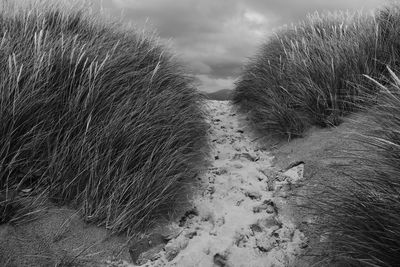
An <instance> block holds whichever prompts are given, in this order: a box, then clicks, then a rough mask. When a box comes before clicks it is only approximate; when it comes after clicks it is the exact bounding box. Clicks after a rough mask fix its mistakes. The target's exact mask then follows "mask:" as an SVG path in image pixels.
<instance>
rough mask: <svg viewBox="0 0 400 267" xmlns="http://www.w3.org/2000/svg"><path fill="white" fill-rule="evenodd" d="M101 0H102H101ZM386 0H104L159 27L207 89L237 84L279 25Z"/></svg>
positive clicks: (116, 11)
mask: <svg viewBox="0 0 400 267" xmlns="http://www.w3.org/2000/svg"><path fill="white" fill-rule="evenodd" d="M97 1H100V0H97ZM380 4H382V0H336V1H332V0H246V1H245V0H243V1H240V0H103V6H104V7H105V8H106V9H108V10H110V11H111V12H112V13H113V14H114V15H116V14H119V13H120V12H121V11H122V13H123V17H124V19H125V20H128V21H132V22H133V24H135V25H137V26H138V27H142V26H143V25H145V24H146V25H147V26H146V27H147V28H149V27H150V28H152V27H154V28H155V29H156V30H157V32H158V33H159V35H160V36H161V37H162V38H164V39H171V41H172V43H173V47H174V49H175V50H176V51H177V52H178V54H180V56H181V58H182V59H184V61H185V62H186V63H187V64H188V66H190V68H191V69H192V71H193V72H194V73H195V74H196V75H197V77H198V78H199V79H200V80H201V81H202V83H203V84H202V86H201V89H202V90H208V91H212V90H217V89H223V88H224V87H232V84H233V81H234V79H235V78H236V76H237V74H238V73H239V72H240V69H241V66H242V65H243V63H245V62H246V58H247V57H249V56H251V55H252V54H254V52H255V51H256V48H257V46H258V45H259V44H260V43H261V42H262V41H263V40H265V38H266V36H268V34H270V33H271V32H272V31H273V29H274V28H276V27H278V26H281V25H283V24H289V23H292V22H296V21H298V20H301V19H303V18H304V17H305V15H306V14H307V13H310V12H313V11H315V10H317V11H324V10H329V11H332V10H335V9H360V8H364V9H371V8H374V7H377V6H378V5H380Z"/></svg>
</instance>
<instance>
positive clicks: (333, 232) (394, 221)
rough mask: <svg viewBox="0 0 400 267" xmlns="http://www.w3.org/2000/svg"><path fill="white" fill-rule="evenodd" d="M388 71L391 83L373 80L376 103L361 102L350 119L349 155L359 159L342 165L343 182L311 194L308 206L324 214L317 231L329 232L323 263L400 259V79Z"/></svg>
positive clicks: (389, 263) (377, 263)
mask: <svg viewBox="0 0 400 267" xmlns="http://www.w3.org/2000/svg"><path fill="white" fill-rule="evenodd" d="M392 75H393V83H391V84H390V85H387V86H383V85H381V84H376V85H375V87H376V90H379V91H380V94H379V100H378V103H377V105H375V106H373V107H369V108H368V109H367V108H362V109H364V114H363V116H362V117H360V119H359V120H357V121H355V122H354V124H355V125H354V126H355V127H356V128H358V129H360V131H359V132H358V133H357V134H354V135H353V136H352V138H353V139H354V141H355V142H356V144H358V147H359V148H358V149H357V150H356V149H352V150H350V154H349V158H351V159H353V160H354V159H355V160H356V162H357V164H356V165H354V164H346V165H345V166H344V167H345V168H344V173H345V174H346V178H345V179H342V181H344V183H343V184H338V185H335V186H332V184H334V183H330V186H326V187H325V189H324V191H323V193H322V194H321V195H319V194H316V195H314V194H312V197H313V200H312V201H311V207H312V208H313V209H316V211H317V214H318V215H320V216H322V217H323V218H324V219H323V221H321V222H320V224H319V227H320V229H319V232H321V233H322V234H324V235H326V236H327V237H329V239H327V240H326V241H325V242H324V243H325V244H326V245H327V247H328V248H330V249H329V250H328V253H327V254H326V255H325V257H324V258H325V262H327V263H329V262H331V260H333V261H338V262H339V263H341V264H342V265H340V266H343V265H344V263H346V266H398V265H399V263H400V254H399V251H400V180H399V174H400V117H399V114H400V79H398V78H397V76H395V75H394V74H392ZM322 185H325V182H323V183H322ZM313 205H315V206H313ZM328 266H329V265H328Z"/></svg>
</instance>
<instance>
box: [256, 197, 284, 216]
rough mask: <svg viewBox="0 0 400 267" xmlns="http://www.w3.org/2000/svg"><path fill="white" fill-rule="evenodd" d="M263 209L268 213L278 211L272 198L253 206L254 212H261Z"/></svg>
mask: <svg viewBox="0 0 400 267" xmlns="http://www.w3.org/2000/svg"><path fill="white" fill-rule="evenodd" d="M261 211H265V212H266V213H268V214H272V213H277V212H278V210H277V208H276V205H275V203H274V202H272V201H271V200H265V201H264V202H263V203H262V204H260V205H258V206H255V207H253V212H254V213H260V212H261Z"/></svg>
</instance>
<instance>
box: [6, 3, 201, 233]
mask: <svg viewBox="0 0 400 267" xmlns="http://www.w3.org/2000/svg"><path fill="white" fill-rule="evenodd" d="M0 65H1V66H2V68H1V69H0V125H1V127H0V144H1V145H0V196H1V199H0V201H1V203H2V204H1V207H3V208H2V210H3V212H2V214H0V218H2V220H3V221H11V222H12V221H13V220H14V221H15V220H16V218H15V216H14V217H13V216H12V215H13V214H10V212H11V213H12V210H13V209H10V208H7V206H8V207H16V206H18V205H17V203H16V202H18V201H20V200H21V197H20V196H21V194H20V193H21V192H30V193H29V197H30V198H32V197H33V198H34V199H35V195H37V194H39V193H40V194H42V195H43V194H44V193H43V192H45V194H46V195H47V196H48V197H49V198H50V199H51V200H52V201H53V202H55V203H57V204H60V205H71V206H73V207H75V208H77V209H79V210H80V211H81V213H82V215H83V217H84V218H85V220H86V221H88V222H92V223H96V224H98V225H101V226H105V227H107V228H108V229H110V230H112V231H113V232H125V231H128V232H129V231H132V230H137V229H139V228H143V227H146V226H148V224H149V223H150V222H151V221H152V220H153V219H157V218H160V216H162V215H166V214H168V213H170V212H172V211H173V209H174V207H176V204H178V203H179V201H181V199H182V197H184V196H183V194H184V192H185V190H184V188H185V187H186V185H187V184H190V183H193V182H194V181H195V177H196V176H197V175H199V172H200V171H201V170H200V166H202V163H204V158H205V155H206V152H207V141H206V129H207V127H206V124H205V120H204V114H203V111H202V110H201V105H202V98H201V97H200V95H199V94H198V93H197V91H196V90H195V88H194V87H193V81H192V78H191V77H190V76H188V75H187V74H186V72H185V70H184V69H183V68H182V66H181V65H180V64H179V62H177V61H176V59H174V56H173V54H171V52H169V51H168V49H166V48H165V47H164V46H163V45H161V44H159V42H158V41H157V37H155V36H152V35H147V34H143V33H137V32H135V31H133V30H132V29H129V28H126V27H124V26H122V25H118V24H113V23H109V22H106V21H105V20H102V19H101V18H99V17H96V16H93V14H88V13H85V12H83V11H82V10H79V9H74V8H65V7H64V6H60V5H51V4H48V3H47V4H43V3H42V2H38V3H36V5H29V7H24V8H17V7H15V6H14V7H12V6H9V5H7V4H4V5H3V7H2V9H1V12H0ZM0 211H1V210H0ZM7 211H8V213H7ZM22 215H23V214H22ZM22 215H21V216H22Z"/></svg>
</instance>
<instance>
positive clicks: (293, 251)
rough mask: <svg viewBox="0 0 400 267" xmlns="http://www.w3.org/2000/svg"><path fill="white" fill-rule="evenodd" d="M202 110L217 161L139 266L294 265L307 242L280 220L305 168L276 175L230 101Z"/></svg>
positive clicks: (288, 222)
mask: <svg viewBox="0 0 400 267" xmlns="http://www.w3.org/2000/svg"><path fill="white" fill-rule="evenodd" d="M207 108H208V110H209V114H210V117H209V123H210V126H211V127H210V130H209V135H210V142H211V143H212V146H213V152H212V155H213V157H215V160H214V161H213V163H212V166H211V167H210V168H209V170H208V172H207V173H206V174H205V175H204V176H203V178H202V180H201V189H200V190H199V194H198V195H196V196H194V199H193V209H192V210H190V211H188V212H187V213H186V214H185V216H184V217H182V218H181V220H180V222H177V223H173V224H171V225H170V226H169V229H174V230H173V231H172V233H175V234H173V235H172V236H171V237H170V238H168V241H166V242H165V244H162V245H159V246H157V247H156V248H153V249H152V250H151V251H149V252H146V253H144V254H142V255H141V256H140V257H139V260H138V262H141V263H142V264H143V265H142V266H185V267H186V266H187V267H190V266H200V267H208V266H246V267H250V266H293V264H294V261H295V259H296V257H297V256H298V255H300V254H301V252H302V248H304V247H306V245H307V240H306V238H305V237H304V235H303V234H302V233H301V232H300V231H299V230H298V229H296V227H295V226H294V224H293V223H292V222H291V218H290V216H286V215H285V214H286V213H285V208H286V206H285V205H286V204H285V203H286V201H285V199H286V197H287V196H288V192H289V191H290V190H291V187H292V186H294V185H295V183H296V181H297V180H298V179H301V178H302V172H303V166H302V164H298V165H297V166H295V167H293V168H291V169H289V170H286V171H279V170H276V169H275V168H274V167H273V166H272V159H273V157H272V156H271V155H270V154H269V153H268V151H263V150H261V149H259V147H258V146H257V144H255V142H252V141H251V137H250V136H249V135H248V134H247V132H246V131H247V130H243V128H242V127H241V125H240V123H239V119H238V115H236V114H235V113H234V111H232V110H231V106H230V104H229V102H227V101H209V102H208V104H207ZM287 208H289V207H287ZM148 259H150V260H149V261H147V260H148ZM145 262H146V263H145ZM131 266H132V265H131ZM134 266H135V265H134Z"/></svg>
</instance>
